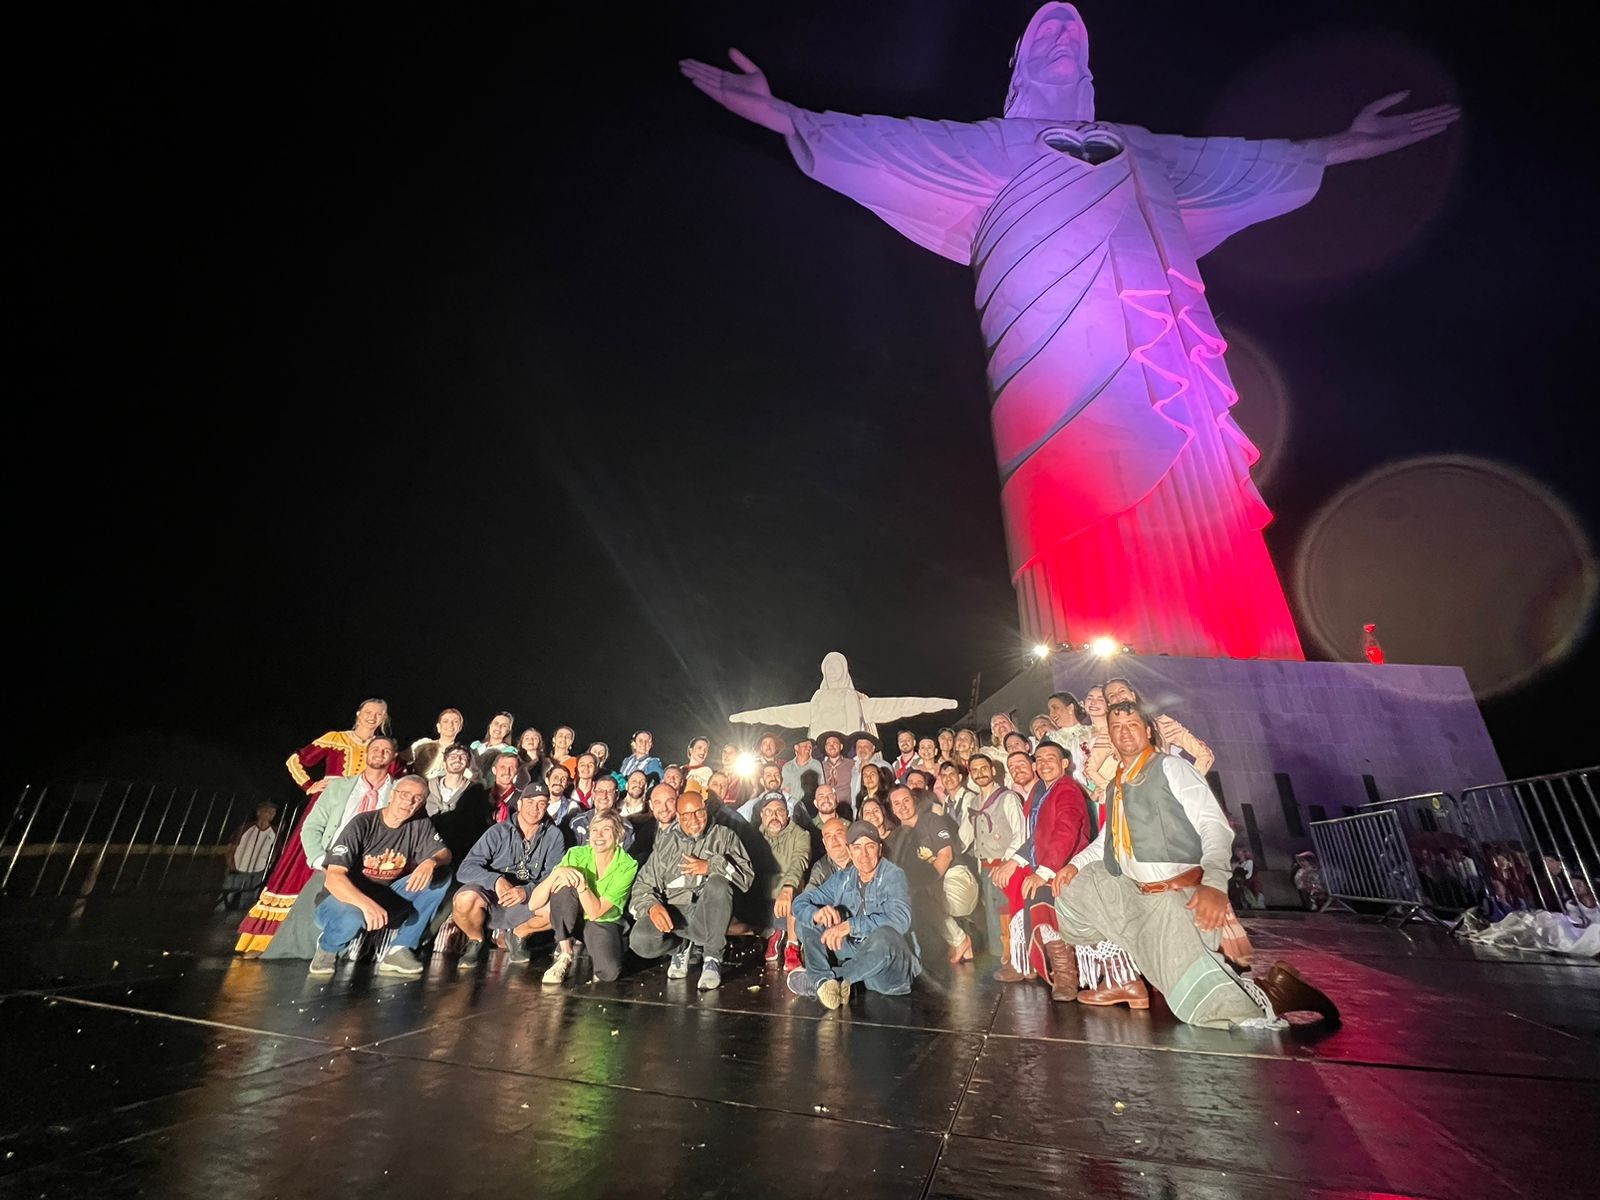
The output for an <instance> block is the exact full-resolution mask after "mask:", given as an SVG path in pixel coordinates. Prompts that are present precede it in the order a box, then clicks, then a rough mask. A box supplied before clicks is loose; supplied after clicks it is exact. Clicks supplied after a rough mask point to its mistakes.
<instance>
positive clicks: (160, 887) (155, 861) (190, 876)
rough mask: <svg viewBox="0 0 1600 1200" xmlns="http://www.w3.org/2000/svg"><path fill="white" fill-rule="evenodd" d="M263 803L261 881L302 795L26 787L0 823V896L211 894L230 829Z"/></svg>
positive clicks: (112, 783) (103, 785)
mask: <svg viewBox="0 0 1600 1200" xmlns="http://www.w3.org/2000/svg"><path fill="white" fill-rule="evenodd" d="M263 803H271V804H273V805H275V806H276V807H277V814H276V816H275V817H274V818H273V820H272V822H271V824H270V826H269V828H270V829H271V830H272V831H273V841H272V849H271V852H270V854H269V855H268V856H267V857H266V859H265V865H264V867H261V868H259V869H258V870H257V871H254V872H252V873H251V874H254V875H260V876H261V878H263V879H264V878H265V877H266V875H268V874H270V873H271V870H272V868H273V866H274V865H276V863H277V861H278V857H279V855H281V854H282V853H283V851H284V847H285V843H286V842H287V841H288V838H289V835H290V834H291V833H292V832H293V831H294V828H295V824H296V823H297V822H298V821H299V819H300V814H301V813H302V812H303V811H304V808H305V803H306V798H305V797H303V796H300V797H296V798H293V799H284V798H281V797H277V796H258V795H249V794H246V793H243V792H238V791H225V790H221V789H216V790H207V789H204V788H194V787H185V786H180V785H171V784H155V783H148V782H144V783H134V782H128V781H123V780H104V779H100V780H65V781H56V782H53V783H50V784H48V785H46V786H42V787H38V786H34V785H29V786H28V787H25V788H24V789H23V790H22V795H21V796H20V797H19V798H18V800H17V804H16V807H15V808H14V809H13V810H12V813H11V817H10V819H9V820H8V821H7V822H6V824H5V826H4V829H3V830H0V895H5V896H7V897H36V896H46V897H48V896H66V895H71V896H88V895H91V894H93V893H95V892H96V891H99V892H111V893H114V894H126V893H132V892H172V893H188V894H194V893H205V892H211V893H218V892H220V891H221V890H222V886H223V884H224V882H225V878H226V877H227V876H228V873H229V872H230V870H231V868H232V864H231V863H230V862H228V861H227V854H226V851H227V848H228V846H229V844H230V842H231V840H232V838H233V835H234V834H235V833H236V832H237V831H238V830H239V829H240V828H241V827H243V826H244V825H245V824H246V823H247V822H250V821H252V820H253V819H254V817H255V814H256V812H257V809H258V806H259V805H261V804H263ZM251 865H252V866H254V865H255V864H251Z"/></svg>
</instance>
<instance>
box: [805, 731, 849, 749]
mask: <svg viewBox="0 0 1600 1200" xmlns="http://www.w3.org/2000/svg"><path fill="white" fill-rule="evenodd" d="M831 737H836V738H838V739H839V743H840V744H841V745H846V744H848V743H846V742H845V740H844V734H842V733H840V732H839V731H838V730H837V729H824V730H823V731H822V732H821V733H819V734H817V736H816V737H814V738H812V739H811V740H812V741H813V742H815V743H816V744H817V745H819V746H826V745H827V744H828V739H829V738H831Z"/></svg>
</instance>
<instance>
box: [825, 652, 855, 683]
mask: <svg viewBox="0 0 1600 1200" xmlns="http://www.w3.org/2000/svg"><path fill="white" fill-rule="evenodd" d="M822 686H823V687H825V688H842V689H848V690H849V691H852V692H853V691H855V689H856V685H855V684H854V683H853V682H851V679H850V664H849V663H848V662H847V661H845V657H844V655H842V654H840V653H839V652H838V651H837V650H830V651H828V653H827V654H825V655H824V656H823V658H822Z"/></svg>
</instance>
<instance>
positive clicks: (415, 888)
mask: <svg viewBox="0 0 1600 1200" xmlns="http://www.w3.org/2000/svg"><path fill="white" fill-rule="evenodd" d="M427 799H428V783H427V780H425V779H421V778H419V777H418V776H416V775H407V776H405V777H404V778H403V779H399V780H396V781H395V785H394V788H393V790H392V791H391V792H390V793H389V806H388V807H387V808H380V809H378V810H376V811H374V812H364V813H358V814H357V815H356V816H354V817H352V818H351V819H350V823H349V824H348V825H346V826H345V827H344V828H343V829H342V830H340V831H339V836H338V837H337V838H335V839H334V843H333V846H332V848H331V849H330V850H329V851H328V858H327V862H326V864H325V865H326V869H327V872H328V878H327V884H326V887H327V890H328V894H327V896H326V897H325V898H324V899H323V900H322V902H321V903H320V904H318V905H317V924H318V925H319V926H320V927H321V929H322V935H321V936H320V937H319V938H318V939H317V952H316V954H314V955H313V956H312V958H311V970H310V973H311V974H312V975H332V974H333V969H334V966H335V965H336V963H337V962H338V959H339V951H341V950H343V949H344V948H345V947H346V946H348V945H349V944H350V943H351V942H352V941H354V940H355V938H356V936H357V935H358V934H360V933H361V931H362V930H364V929H385V928H392V929H394V931H395V936H394V945H393V946H392V947H391V948H390V950H389V952H388V953H387V954H385V955H384V956H383V958H382V960H380V961H379V963H378V974H380V975H420V974H422V963H420V962H419V961H418V960H417V955H416V949H417V944H418V942H419V941H420V940H421V938H422V935H423V933H424V932H425V931H426V930H427V928H428V921H429V920H430V919H431V918H432V917H433V914H434V910H435V909H437V908H438V907H439V902H440V901H441V900H443V899H444V893H445V888H446V887H447V886H448V885H449V883H450V872H449V869H448V868H449V866H450V851H449V850H448V849H447V848H446V847H445V844H444V839H443V838H441V837H440V836H439V831H438V830H436V829H435V828H434V827H433V822H432V821H430V820H428V818H427V816H426V815H424V813H423V805H424V804H425V803H426V802H427Z"/></svg>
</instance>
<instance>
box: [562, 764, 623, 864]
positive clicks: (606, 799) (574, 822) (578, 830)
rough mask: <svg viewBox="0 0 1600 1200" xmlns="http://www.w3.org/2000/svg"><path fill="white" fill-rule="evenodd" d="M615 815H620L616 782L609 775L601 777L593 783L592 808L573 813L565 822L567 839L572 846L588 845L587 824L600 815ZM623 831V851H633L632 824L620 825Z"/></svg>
mask: <svg viewBox="0 0 1600 1200" xmlns="http://www.w3.org/2000/svg"><path fill="white" fill-rule="evenodd" d="M608 812H609V813H616V814H617V815H618V816H619V817H620V816H621V815H622V813H621V811H620V809H619V807H618V799H617V781H616V780H615V779H613V778H612V777H611V776H610V775H602V776H601V777H600V778H599V779H596V780H595V781H594V807H593V808H586V809H584V810H583V811H582V812H579V813H574V814H573V815H572V816H571V817H570V818H568V820H567V837H568V839H570V841H571V843H572V845H574V846H586V845H588V844H589V824H590V822H592V821H593V820H594V819H595V818H596V817H598V816H599V815H600V814H601V813H608ZM622 828H623V830H624V831H625V832H624V836H623V839H622V848H623V849H624V850H628V851H632V850H633V824H632V822H629V821H624V822H623V823H622Z"/></svg>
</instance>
